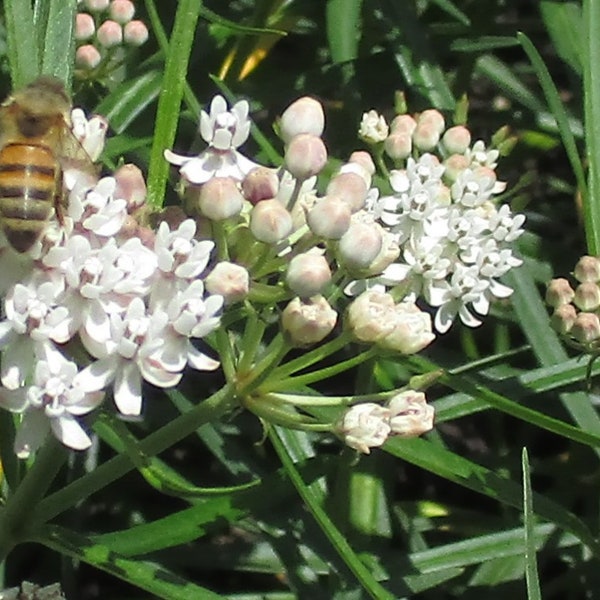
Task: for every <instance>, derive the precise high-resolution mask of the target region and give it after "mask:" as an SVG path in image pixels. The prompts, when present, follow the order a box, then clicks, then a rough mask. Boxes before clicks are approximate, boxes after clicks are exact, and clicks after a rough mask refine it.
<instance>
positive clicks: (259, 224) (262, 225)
mask: <svg viewBox="0 0 600 600" xmlns="http://www.w3.org/2000/svg"><path fill="white" fill-rule="evenodd" d="M292 227H293V222H292V215H291V214H290V212H289V211H288V210H287V209H286V208H285V206H283V204H281V202H279V200H274V199H273V200H263V201H262V202H259V203H258V204H257V205H256V206H255V207H254V208H253V209H252V212H251V213H250V231H252V234H253V235H254V237H255V238H256V239H257V240H259V241H260V242H264V243H266V244H276V243H277V242H280V241H281V240H283V239H284V238H286V237H287V236H288V235H289V234H290V233H291V232H292Z"/></svg>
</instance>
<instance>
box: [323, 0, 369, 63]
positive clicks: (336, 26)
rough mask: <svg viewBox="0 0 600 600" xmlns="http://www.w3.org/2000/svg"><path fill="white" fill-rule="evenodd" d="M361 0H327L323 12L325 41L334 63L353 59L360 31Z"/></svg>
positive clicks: (356, 50) (355, 54) (356, 51)
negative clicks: (327, 43)
mask: <svg viewBox="0 0 600 600" xmlns="http://www.w3.org/2000/svg"><path fill="white" fill-rule="evenodd" d="M361 8H362V0H328V1H327V3H326V8H325V14H326V23H327V41H328V42H329V51H330V52H331V59H332V60H333V62H334V63H340V62H346V61H350V60H354V59H355V58H356V57H357V55H358V41H359V39H360V33H361V15H360V12H361Z"/></svg>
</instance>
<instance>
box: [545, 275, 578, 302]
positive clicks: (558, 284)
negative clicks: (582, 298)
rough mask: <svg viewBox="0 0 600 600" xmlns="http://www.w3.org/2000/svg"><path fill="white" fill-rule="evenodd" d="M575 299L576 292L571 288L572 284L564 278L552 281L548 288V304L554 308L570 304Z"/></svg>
mask: <svg viewBox="0 0 600 600" xmlns="http://www.w3.org/2000/svg"><path fill="white" fill-rule="evenodd" d="M574 297H575V291H574V290H573V288H572V287H571V284H570V283H569V282H568V281H567V280H566V279H564V278H563V277H559V278H558V279H552V281H550V283H549V284H548V287H547V288H546V304H548V305H549V306H552V308H557V307H559V306H561V305H563V304H569V302H572V300H573V298H574Z"/></svg>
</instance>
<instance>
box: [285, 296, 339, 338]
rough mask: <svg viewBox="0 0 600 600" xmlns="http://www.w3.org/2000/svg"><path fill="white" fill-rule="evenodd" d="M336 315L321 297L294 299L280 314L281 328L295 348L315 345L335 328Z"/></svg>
mask: <svg viewBox="0 0 600 600" xmlns="http://www.w3.org/2000/svg"><path fill="white" fill-rule="evenodd" d="M336 321H337V313H336V312H335V310H333V308H331V306H329V303H328V302H327V300H325V298H323V296H316V297H313V298H311V299H309V300H301V299H300V298H294V299H293V300H292V301H291V302H290V303H289V304H288V305H287V306H286V307H285V308H284V309H283V313H282V314H281V326H282V328H283V330H284V331H285V332H286V333H287V334H288V336H289V338H290V341H291V342H292V343H293V344H295V345H297V346H309V345H311V344H317V343H318V342H320V341H322V340H323V339H325V338H326V337H327V336H328V335H329V334H330V333H331V332H332V331H333V328H334V327H335V323H336Z"/></svg>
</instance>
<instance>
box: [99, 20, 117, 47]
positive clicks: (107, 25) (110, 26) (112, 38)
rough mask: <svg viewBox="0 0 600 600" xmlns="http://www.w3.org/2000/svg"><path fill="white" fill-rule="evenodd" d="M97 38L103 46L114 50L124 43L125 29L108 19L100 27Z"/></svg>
mask: <svg viewBox="0 0 600 600" xmlns="http://www.w3.org/2000/svg"><path fill="white" fill-rule="evenodd" d="M96 37H97V38H98V42H99V43H100V44H101V45H102V46H104V47H105V48H112V47H113V46H118V45H119V44H120V43H121V42H122V41H123V28H122V27H121V26H120V25H119V24H118V23H117V22H116V21H111V20H110V19H108V20H106V21H104V23H102V25H100V27H98V32H97V33H96Z"/></svg>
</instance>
